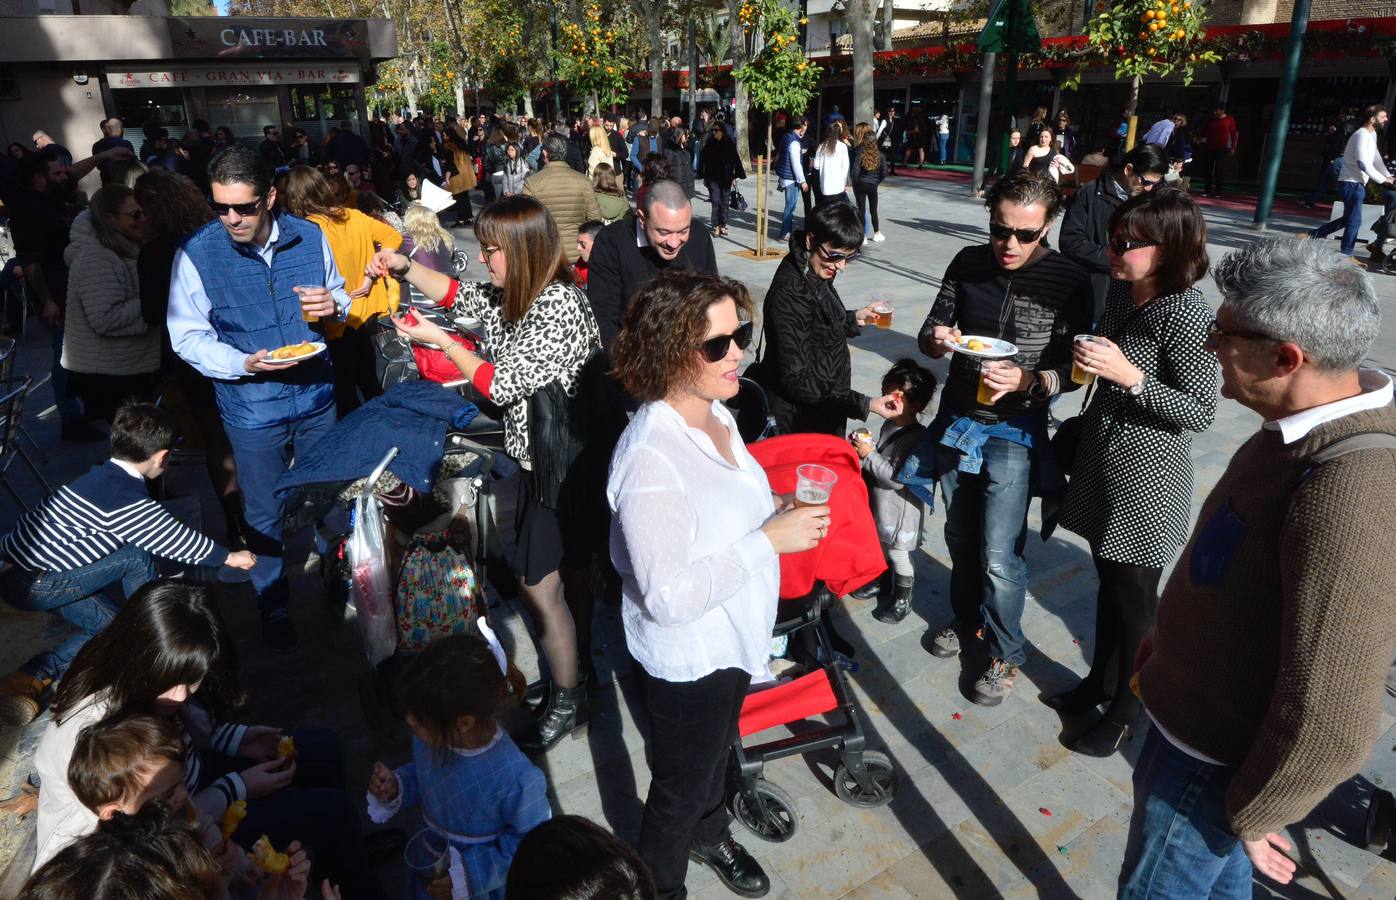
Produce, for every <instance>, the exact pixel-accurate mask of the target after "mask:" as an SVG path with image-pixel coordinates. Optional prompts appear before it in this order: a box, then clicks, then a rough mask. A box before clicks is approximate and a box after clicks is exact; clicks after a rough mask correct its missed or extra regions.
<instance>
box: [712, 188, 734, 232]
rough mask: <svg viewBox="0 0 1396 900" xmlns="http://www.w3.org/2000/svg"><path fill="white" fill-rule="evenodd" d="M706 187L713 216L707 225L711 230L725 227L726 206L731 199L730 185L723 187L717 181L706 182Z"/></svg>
mask: <svg viewBox="0 0 1396 900" xmlns="http://www.w3.org/2000/svg"><path fill="white" fill-rule="evenodd" d="M706 184H707V186H708V199H709V200H710V201H712V206H713V215H712V221H710V222H709V223H708V224H709V225H710V226H712V227H713V228H725V227H727V204H728V202H729V201H730V200H731V199H732V185H731V184H728V185H726V186H725V187H724V186H723V184H722V183H721V182H719V181H709V182H706Z"/></svg>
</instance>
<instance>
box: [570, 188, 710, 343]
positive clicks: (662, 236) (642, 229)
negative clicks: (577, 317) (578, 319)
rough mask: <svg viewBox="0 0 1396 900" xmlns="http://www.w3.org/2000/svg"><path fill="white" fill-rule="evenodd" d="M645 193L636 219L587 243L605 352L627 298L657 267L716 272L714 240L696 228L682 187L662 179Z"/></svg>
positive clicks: (590, 278) (591, 295)
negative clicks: (589, 246)
mask: <svg viewBox="0 0 1396 900" xmlns="http://www.w3.org/2000/svg"><path fill="white" fill-rule="evenodd" d="M643 193H644V199H643V200H642V201H641V203H640V207H639V208H638V209H636V210H635V217H634V218H633V219H632V218H631V217H629V216H625V217H623V218H622V219H620V220H619V221H616V222H612V223H611V224H610V225H607V226H606V227H605V228H603V229H601V232H600V233H599V234H597V235H596V240H595V242H594V243H593V244H592V246H591V260H590V263H589V271H588V274H587V297H588V298H589V299H590V300H591V308H592V311H593V312H594V313H595V314H596V324H597V326H599V327H600V329H601V344H602V346H604V347H605V348H606V350H607V352H610V349H611V342H612V341H614V340H615V339H616V335H617V334H619V333H620V324H621V321H622V320H623V319H624V318H625V311H626V309H627V308H629V306H630V298H631V297H634V296H635V293H636V292H637V291H639V290H640V288H642V287H644V286H645V285H646V284H649V282H650V281H651V280H652V279H653V278H654V276H656V275H658V274H659V273H660V271H661V270H663V269H670V268H673V269H688V270H690V271H693V272H702V273H704V274H707V275H716V274H717V254H716V253H715V252H714V251H713V239H712V237H711V236H710V235H709V234H708V230H707V229H706V228H699V229H698V230H697V231H694V229H693V204H692V203H690V202H689V200H688V195H687V194H686V193H685V192H684V189H683V185H681V184H679V183H678V182H677V181H674V180H673V179H670V178H661V179H660V180H658V181H655V182H653V183H651V184H648V185H646V186H645V190H644V192H643Z"/></svg>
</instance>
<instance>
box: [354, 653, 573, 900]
mask: <svg viewBox="0 0 1396 900" xmlns="http://www.w3.org/2000/svg"><path fill="white" fill-rule="evenodd" d="M488 627H489V626H484V629H482V630H487V629H488ZM493 638H494V635H493V632H489V639H487V638H485V637H482V636H481V635H480V634H473V633H464V634H455V635H451V636H450V637H445V638H441V639H440V640H438V641H436V642H434V643H433V644H431V645H430V646H429V647H427V649H426V650H424V651H423V652H422V653H421V654H420V655H418V656H417V657H415V658H414V659H413V660H412V662H411V663H409V664H408V666H407V669H406V671H405V672H403V676H402V683H401V687H400V690H401V694H402V705H403V706H404V707H405V708H406V709H407V724H408V727H410V728H411V729H412V761H411V762H409V763H407V764H406V765H404V766H399V767H398V768H397V769H395V770H394V769H389V768H388V767H387V766H385V765H384V764H383V763H381V762H379V763H375V764H374V766H373V774H372V775H371V776H370V778H369V783H368V793H369V804H368V810H369V817H370V818H372V819H373V820H374V821H375V822H380V823H381V822H386V821H388V819H390V818H391V817H393V816H394V815H396V814H397V813H398V812H400V811H401V810H403V809H409V808H411V807H414V806H420V807H421V808H422V816H423V818H424V819H425V820H426V824H427V826H428V827H430V828H434V829H436V830H437V831H439V832H441V833H442V834H444V835H446V838H447V840H448V841H449V842H450V850H449V851H448V852H449V864H448V866H447V870H446V874H445V875H444V876H438V878H439V880H442V881H446V882H448V883H449V884H450V887H451V888H452V890H453V891H455V892H456V893H454V894H452V895H453V896H468V897H475V898H501V897H503V895H504V882H505V879H506V877H507V876H508V874H509V863H510V862H511V861H512V860H513V858H514V850H515V849H516V848H517V847H518V846H519V842H520V841H521V840H522V839H523V836H524V835H525V834H527V833H528V832H529V830H530V829H532V828H533V826H535V825H537V824H539V823H540V822H545V821H547V820H548V819H549V818H551V816H552V807H551V806H550V805H549V804H548V782H547V779H545V778H544V777H543V773H542V772H541V771H539V770H538V767H537V766H535V765H533V763H531V762H529V761H528V758H527V757H526V756H524V755H523V752H522V751H520V750H519V748H518V746H517V745H516V744H515V743H514V742H513V740H512V739H510V737H509V735H508V734H506V733H505V732H504V729H503V728H502V727H501V726H500V724H499V716H500V714H501V713H502V712H503V711H504V708H505V707H506V706H507V705H509V704H510V703H514V704H517V703H518V702H519V701H520V700H522V699H523V693H524V689H525V686H524V678H523V675H522V674H520V673H519V670H518V669H516V668H514V667H513V666H512V665H510V664H509V663H508V661H507V659H506V658H505V656H504V651H503V650H502V649H501V648H500V647H499V643H498V641H495V640H493ZM408 891H409V896H411V897H414V898H420V900H425V898H426V897H428V896H437V895H438V894H439V892H440V886H438V888H437V889H436V890H434V891H432V892H431V893H430V894H429V893H428V886H427V885H426V884H423V883H422V882H421V881H420V880H418V879H415V878H414V879H413V883H412V885H411V886H410V887H409V889H408Z"/></svg>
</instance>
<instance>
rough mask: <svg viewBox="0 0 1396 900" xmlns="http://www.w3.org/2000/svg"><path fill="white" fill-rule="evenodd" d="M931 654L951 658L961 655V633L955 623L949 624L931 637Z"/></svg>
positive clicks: (940, 657) (939, 657) (941, 657)
mask: <svg viewBox="0 0 1396 900" xmlns="http://www.w3.org/2000/svg"><path fill="white" fill-rule="evenodd" d="M931 655H932V656H934V657H936V658H937V659H950V658H952V657H956V656H959V655H960V633H959V632H958V631H956V630H955V627H954V626H953V625H947V626H946V627H944V628H942V629H941V630H940V631H939V632H937V633H936V636H935V637H934V638H932V639H931Z"/></svg>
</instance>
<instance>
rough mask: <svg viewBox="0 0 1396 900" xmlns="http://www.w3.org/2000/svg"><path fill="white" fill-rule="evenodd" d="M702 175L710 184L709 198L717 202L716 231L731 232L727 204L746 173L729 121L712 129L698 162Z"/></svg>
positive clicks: (714, 219) (705, 181)
mask: <svg viewBox="0 0 1396 900" xmlns="http://www.w3.org/2000/svg"><path fill="white" fill-rule="evenodd" d="M698 176H699V177H700V178H702V179H703V184H705V185H707V188H708V199H709V200H711V201H712V204H713V214H712V220H711V221H710V222H709V223H708V224H709V225H711V226H712V229H713V234H716V235H718V236H719V237H721V236H722V235H724V234H726V233H727V204H728V202H729V201H730V200H731V198H732V184H733V183H734V182H735V181H736V180H737V179H738V178H745V177H746V170H745V169H743V168H742V160H741V158H740V157H739V156H737V144H736V142H735V141H733V140H732V138H731V137H729V136H728V134H727V125H726V124H724V123H722V122H716V123H714V124H713V127H712V128H711V129H709V131H708V141H707V143H705V144H704V145H703V153H702V159H701V161H700V162H699V163H698Z"/></svg>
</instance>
